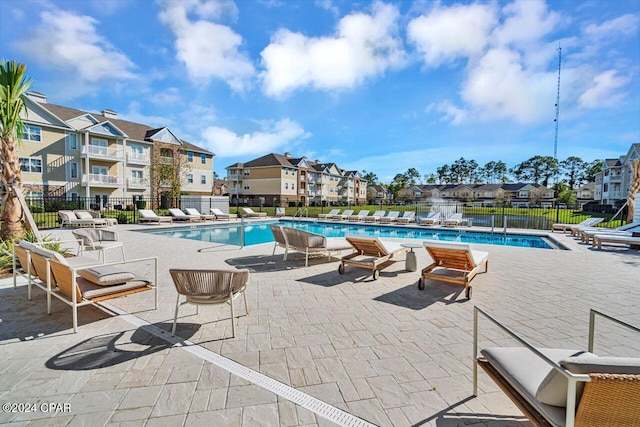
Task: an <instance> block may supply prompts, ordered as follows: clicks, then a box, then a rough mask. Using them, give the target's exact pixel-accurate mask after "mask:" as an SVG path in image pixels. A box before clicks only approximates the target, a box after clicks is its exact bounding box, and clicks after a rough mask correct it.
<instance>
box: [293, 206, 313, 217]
mask: <svg viewBox="0 0 640 427" xmlns="http://www.w3.org/2000/svg"><path fill="white" fill-rule="evenodd" d="M303 216H305V217H307V218H308V217H309V209H307V208H298V210H296V213H294V214H293V217H294V218H302V217H303Z"/></svg>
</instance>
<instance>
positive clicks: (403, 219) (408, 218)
mask: <svg viewBox="0 0 640 427" xmlns="http://www.w3.org/2000/svg"><path fill="white" fill-rule="evenodd" d="M415 220H416V213H415V212H414V211H405V212H404V213H403V214H402V216H400V217H398V219H397V220H396V222H397V223H398V224H409V223H410V222H413V221H415Z"/></svg>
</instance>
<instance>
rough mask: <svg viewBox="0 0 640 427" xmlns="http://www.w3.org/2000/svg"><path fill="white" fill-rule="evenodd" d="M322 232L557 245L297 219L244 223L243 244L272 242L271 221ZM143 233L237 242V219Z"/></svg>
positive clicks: (517, 236) (539, 239)
mask: <svg viewBox="0 0 640 427" xmlns="http://www.w3.org/2000/svg"><path fill="white" fill-rule="evenodd" d="M276 223H277V224H281V225H284V226H287V227H294V228H299V229H301V230H305V231H310V232H313V233H318V234H322V235H324V236H327V237H344V236H345V235H347V234H356V235H364V236H378V237H381V238H385V237H386V238H389V237H391V238H399V239H425V240H426V239H431V240H443V241H450V242H464V243H479V244H488V245H501V246H518V247H524V248H540V249H558V248H557V247H556V246H555V245H554V244H553V243H551V242H550V241H549V240H547V239H545V238H544V237H540V236H533V235H523V234H506V235H505V234H499V233H494V234H491V233H487V232H481V231H469V230H462V229H451V230H442V229H433V228H424V227H421V228H417V227H394V226H375V225H363V224H357V223H316V222H298V221H286V220H280V221H270V222H259V223H257V222H256V223H245V228H244V242H245V243H244V244H245V246H250V245H257V244H260V243H269V242H273V235H272V234H271V228H270V226H271V224H276ZM142 232H143V233H150V234H157V235H162V236H168V237H173V238H181V239H191V240H198V241H201V242H212V243H221V244H226V245H236V246H240V223H236V224H230V225H224V226H220V225H204V226H203V225H198V226H190V227H181V228H164V229H157V230H143V231H142Z"/></svg>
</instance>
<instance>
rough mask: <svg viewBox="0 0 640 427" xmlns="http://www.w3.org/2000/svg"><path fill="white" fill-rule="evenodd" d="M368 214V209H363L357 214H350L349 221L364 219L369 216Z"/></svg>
mask: <svg viewBox="0 0 640 427" xmlns="http://www.w3.org/2000/svg"><path fill="white" fill-rule="evenodd" d="M367 215H369V211H368V210H367V209H363V210H361V211H360V212H358V214H357V215H350V216H349V221H362V220H364V219H365V218H366V217H367Z"/></svg>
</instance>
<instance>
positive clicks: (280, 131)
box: [202, 118, 311, 157]
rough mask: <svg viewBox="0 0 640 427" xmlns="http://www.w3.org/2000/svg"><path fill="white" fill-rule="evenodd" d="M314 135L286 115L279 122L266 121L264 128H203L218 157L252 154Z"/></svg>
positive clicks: (267, 151) (270, 150)
mask: <svg viewBox="0 0 640 427" xmlns="http://www.w3.org/2000/svg"><path fill="white" fill-rule="evenodd" d="M309 136H311V134H310V133H308V132H306V131H305V130H304V129H303V128H302V126H300V125H299V124H298V123H296V122H294V121H292V120H290V119H288V118H285V119H282V120H279V121H277V122H275V123H273V122H270V123H263V126H262V129H261V130H260V131H256V132H253V133H251V134H248V133H247V134H244V135H238V134H236V133H235V132H233V131H231V130H229V129H226V128H222V127H217V126H209V127H207V128H206V129H205V130H204V131H202V138H203V139H204V140H205V144H206V145H207V147H208V149H210V150H211V151H213V152H214V153H216V156H218V157H231V156H250V155H259V154H264V153H269V152H272V151H278V149H279V148H282V147H288V146H291V145H292V144H295V143H297V142H299V141H300V140H303V139H306V138H308V137H309Z"/></svg>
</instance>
